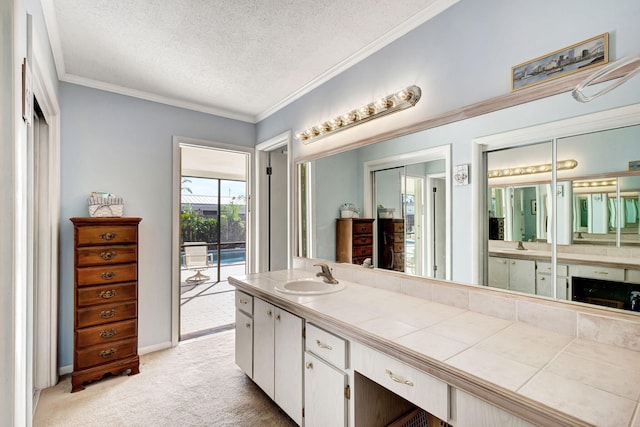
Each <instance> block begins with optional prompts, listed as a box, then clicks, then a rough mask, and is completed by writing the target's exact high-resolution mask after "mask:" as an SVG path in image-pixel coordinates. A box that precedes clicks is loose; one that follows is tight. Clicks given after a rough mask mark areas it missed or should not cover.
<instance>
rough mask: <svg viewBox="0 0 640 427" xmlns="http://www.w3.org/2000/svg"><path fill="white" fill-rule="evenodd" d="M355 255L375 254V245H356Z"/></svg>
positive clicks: (354, 248)
mask: <svg viewBox="0 0 640 427" xmlns="http://www.w3.org/2000/svg"><path fill="white" fill-rule="evenodd" d="M352 255H353V257H367V256H371V255H373V246H354V247H353V252H352Z"/></svg>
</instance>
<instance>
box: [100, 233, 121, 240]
mask: <svg viewBox="0 0 640 427" xmlns="http://www.w3.org/2000/svg"><path fill="white" fill-rule="evenodd" d="M117 236H118V234H117V233H112V232H108V233H102V234H101V235H100V238H101V239H102V240H113V239H115V238H116V237H117Z"/></svg>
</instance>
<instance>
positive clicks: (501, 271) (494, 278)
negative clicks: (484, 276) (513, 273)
mask: <svg viewBox="0 0 640 427" xmlns="http://www.w3.org/2000/svg"><path fill="white" fill-rule="evenodd" d="M508 262H509V260H508V259H506V258H499V257H495V256H490V257H489V262H488V266H487V267H488V270H489V286H493V287H495V288H502V289H509V264H508Z"/></svg>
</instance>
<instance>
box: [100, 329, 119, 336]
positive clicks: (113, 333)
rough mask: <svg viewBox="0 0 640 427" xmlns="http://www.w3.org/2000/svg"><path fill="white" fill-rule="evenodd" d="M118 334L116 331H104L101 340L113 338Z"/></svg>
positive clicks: (101, 332) (101, 333)
mask: <svg viewBox="0 0 640 427" xmlns="http://www.w3.org/2000/svg"><path fill="white" fill-rule="evenodd" d="M117 333H118V332H117V331H116V330H115V329H105V330H103V331H100V338H111V337H112V336H114V335H115V334H117Z"/></svg>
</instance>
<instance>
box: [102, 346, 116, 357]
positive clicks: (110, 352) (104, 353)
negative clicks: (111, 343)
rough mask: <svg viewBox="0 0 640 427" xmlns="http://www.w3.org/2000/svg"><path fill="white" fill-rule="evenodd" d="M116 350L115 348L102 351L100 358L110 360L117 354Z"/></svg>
mask: <svg viewBox="0 0 640 427" xmlns="http://www.w3.org/2000/svg"><path fill="white" fill-rule="evenodd" d="M116 351H117V350H116V349H115V348H110V349H108V350H102V351H101V352H100V357H102V358H103V359H108V358H109V357H111V356H113V355H114V354H116Z"/></svg>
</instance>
